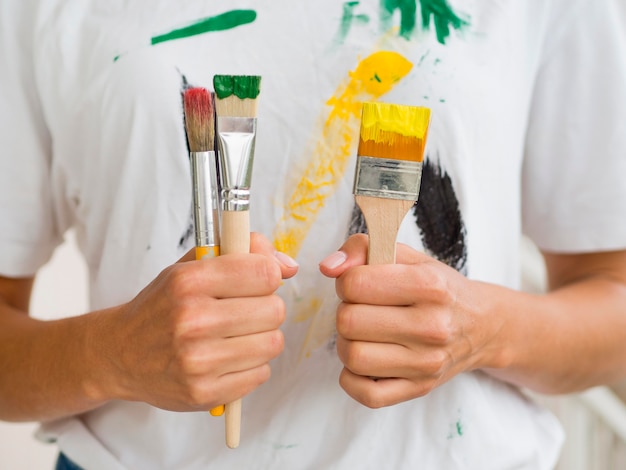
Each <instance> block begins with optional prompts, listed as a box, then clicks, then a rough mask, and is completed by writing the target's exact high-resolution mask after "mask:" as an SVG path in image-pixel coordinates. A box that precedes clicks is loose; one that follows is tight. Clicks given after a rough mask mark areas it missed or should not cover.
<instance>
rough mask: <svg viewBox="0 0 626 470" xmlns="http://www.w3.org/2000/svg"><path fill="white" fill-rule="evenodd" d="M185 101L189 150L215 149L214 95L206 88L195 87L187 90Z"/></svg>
mask: <svg viewBox="0 0 626 470" xmlns="http://www.w3.org/2000/svg"><path fill="white" fill-rule="evenodd" d="M183 101H184V107H185V128H186V129H187V139H188V142H189V147H190V148H189V150H191V151H192V152H203V151H207V150H213V141H214V139H215V129H214V122H215V117H214V113H215V106H214V103H213V95H212V94H211V92H210V91H209V90H207V89H206V88H201V87H194V88H189V89H187V90H185V92H184V96H183Z"/></svg>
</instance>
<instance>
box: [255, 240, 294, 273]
mask: <svg viewBox="0 0 626 470" xmlns="http://www.w3.org/2000/svg"><path fill="white" fill-rule="evenodd" d="M250 253H259V254H263V255H265V256H268V257H272V258H273V259H274V260H275V261H277V262H278V265H279V267H280V271H281V275H282V278H283V279H289V278H291V277H293V276H294V275H295V274H296V273H297V272H298V263H297V262H296V260H294V259H293V258H291V257H290V256H289V255H287V254H286V253H282V252H280V251H276V249H275V248H274V246H273V245H272V243H271V242H270V241H269V240H268V239H267V238H265V237H264V236H263V235H261V234H259V233H252V234H251V236H250Z"/></svg>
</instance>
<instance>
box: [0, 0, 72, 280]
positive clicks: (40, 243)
mask: <svg viewBox="0 0 626 470" xmlns="http://www.w3.org/2000/svg"><path fill="white" fill-rule="evenodd" d="M32 5H34V2H31V1H29V0H7V1H3V2H0V152H1V154H0V275H4V276H10V277H20V276H30V275H33V274H34V273H35V272H36V271H37V269H38V268H39V267H41V266H42V265H43V264H44V263H45V262H46V261H47V260H48V259H49V258H50V256H51V254H52V252H53V250H54V248H55V247H56V245H57V244H58V243H59V241H60V239H61V236H60V235H59V234H58V233H57V230H56V228H55V222H54V221H55V217H54V211H53V201H52V197H51V187H50V186H51V183H50V181H51V179H50V167H51V156H50V154H51V152H50V140H51V139H50V136H49V134H48V131H47V128H46V125H45V122H44V119H43V117H42V112H41V106H40V103H39V98H38V93H37V86H36V79H35V73H34V65H33V53H32V49H33V26H32V24H31V23H32V17H33V16H34V15H33V14H32V13H33V12H32V11H31V10H32V8H33V7H32Z"/></svg>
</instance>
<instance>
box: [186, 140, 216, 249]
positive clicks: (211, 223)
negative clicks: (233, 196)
mask: <svg viewBox="0 0 626 470" xmlns="http://www.w3.org/2000/svg"><path fill="white" fill-rule="evenodd" d="M189 156H190V158H191V178H192V180H193V181H192V182H193V209H194V210H193V217H194V223H195V227H196V246H219V244H220V243H219V233H220V232H219V204H218V194H219V193H218V191H219V190H218V186H217V161H216V158H215V152H190V153H189Z"/></svg>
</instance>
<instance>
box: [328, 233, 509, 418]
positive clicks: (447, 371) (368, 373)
mask: <svg viewBox="0 0 626 470" xmlns="http://www.w3.org/2000/svg"><path fill="white" fill-rule="evenodd" d="M366 258H367V237H366V236H364V235H354V236H352V237H350V238H349V239H348V241H347V242H346V243H345V244H344V245H343V247H342V248H341V249H340V251H339V252H337V253H335V254H333V255H330V256H329V257H328V258H326V259H325V260H324V261H323V262H322V263H321V264H320V270H321V272H322V273H323V274H324V275H326V276H328V277H332V278H336V290H337V295H338V296H339V298H340V299H341V300H342V303H341V304H340V305H339V308H338V309H337V333H338V338H337V353H338V355H339V358H340V359H341V361H342V362H343V364H344V369H343V371H342V373H341V376H340V379H339V382H340V384H341V386H342V387H343V389H344V390H345V391H346V392H347V393H348V394H349V395H350V396H351V397H353V398H354V399H355V400H357V401H359V402H360V403H362V404H364V405H366V406H369V407H371V408H379V407H382V406H388V405H393V404H396V403H400V402H403V401H406V400H410V399H413V398H416V397H420V396H423V395H425V394H427V393H429V392H430V391H431V390H433V389H434V388H435V387H437V386H439V385H441V384H442V383H444V382H445V381H447V380H449V379H450V378H452V377H453V376H455V375H456V374H458V373H460V372H463V371H467V370H472V369H476V368H479V367H488V366H494V365H495V362H494V363H492V362H493V361H496V358H497V354H495V353H496V351H498V350H499V346H498V344H497V343H498V341H497V340H498V331H499V330H500V329H501V327H502V322H503V320H500V319H499V318H493V317H489V316H488V315H486V314H484V313H482V312H483V311H484V310H483V309H482V308H481V302H480V299H481V291H482V289H483V288H484V287H485V285H484V284H482V283H479V282H473V281H470V280H468V279H466V278H465V277H464V276H462V275H461V274H459V273H458V272H457V271H455V270H454V269H452V268H450V267H448V266H446V265H445V264H443V263H441V262H439V261H436V260H434V259H433V258H431V257H429V256H427V255H425V254H423V253H420V252H418V251H415V250H413V249H411V248H409V247H407V246H405V245H401V244H399V245H398V248H397V264H393V265H377V266H367V265H365V263H366Z"/></svg>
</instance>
